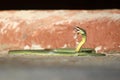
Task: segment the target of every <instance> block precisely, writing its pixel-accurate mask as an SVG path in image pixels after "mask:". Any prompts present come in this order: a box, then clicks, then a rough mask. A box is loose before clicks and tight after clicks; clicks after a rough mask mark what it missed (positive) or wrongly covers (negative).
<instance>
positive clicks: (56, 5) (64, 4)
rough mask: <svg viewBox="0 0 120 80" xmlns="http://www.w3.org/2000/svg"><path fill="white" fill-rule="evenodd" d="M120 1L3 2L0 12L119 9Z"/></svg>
mask: <svg viewBox="0 0 120 80" xmlns="http://www.w3.org/2000/svg"><path fill="white" fill-rule="evenodd" d="M119 1H120V0H1V1H0V10H11V9H18V10H19V9H119V8H120V3H119Z"/></svg>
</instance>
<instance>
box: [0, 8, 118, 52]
mask: <svg viewBox="0 0 120 80" xmlns="http://www.w3.org/2000/svg"><path fill="white" fill-rule="evenodd" d="M75 26H79V27H81V28H83V29H85V30H86V31H87V42H86V43H85V45H84V46H83V47H84V48H95V50H96V51H100V52H111V51H120V10H117V9H116V10H96V11H94V10H91V11H87V10H44V11H40V10H38V11H35V10H28V11H27V10H21V11H14V10H13V11H12V10H11V11H0V51H3V50H10V49H41V48H66V47H68V48H75V47H76V46H77V43H78V42H79V41H80V40H81V36H78V37H77V36H76V34H75V31H74V29H73V28H74V27H75Z"/></svg>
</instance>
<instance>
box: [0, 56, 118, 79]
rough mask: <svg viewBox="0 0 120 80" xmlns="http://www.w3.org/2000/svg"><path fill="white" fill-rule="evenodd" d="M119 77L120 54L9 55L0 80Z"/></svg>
mask: <svg viewBox="0 0 120 80" xmlns="http://www.w3.org/2000/svg"><path fill="white" fill-rule="evenodd" d="M21 79H22V80H24V79H25V80H40V79H42V80H81V79H82V80H119V79H120V55H119V56H100V57H90V56H89V57H88V56H86V57H83V56H82V57H80V56H79V57H75V56H71V57H70V56H69V57H65V56H38V55H37V56H36V55H32V56H31V55H6V56H1V57H0V80H21Z"/></svg>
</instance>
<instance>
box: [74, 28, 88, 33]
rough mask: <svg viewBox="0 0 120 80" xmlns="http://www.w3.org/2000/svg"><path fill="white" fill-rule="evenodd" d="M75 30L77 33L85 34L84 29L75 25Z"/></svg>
mask: <svg viewBox="0 0 120 80" xmlns="http://www.w3.org/2000/svg"><path fill="white" fill-rule="evenodd" d="M74 29H75V31H76V32H77V34H81V35H86V31H85V30H84V29H82V28H80V27H78V26H75V28H74Z"/></svg>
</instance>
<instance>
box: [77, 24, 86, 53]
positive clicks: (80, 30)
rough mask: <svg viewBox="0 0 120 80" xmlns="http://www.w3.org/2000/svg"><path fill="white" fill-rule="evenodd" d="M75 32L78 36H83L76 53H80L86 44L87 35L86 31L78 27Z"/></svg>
mask: <svg viewBox="0 0 120 80" xmlns="http://www.w3.org/2000/svg"><path fill="white" fill-rule="evenodd" d="M75 30H76V32H77V34H81V35H82V40H81V41H80V43H79V44H78V46H77V47H76V49H75V52H76V53H78V52H79V51H80V49H81V47H82V46H83V44H84V43H85V42H86V39H87V35H86V31H85V30H84V29H82V28H80V27H77V26H76V27H75Z"/></svg>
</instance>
